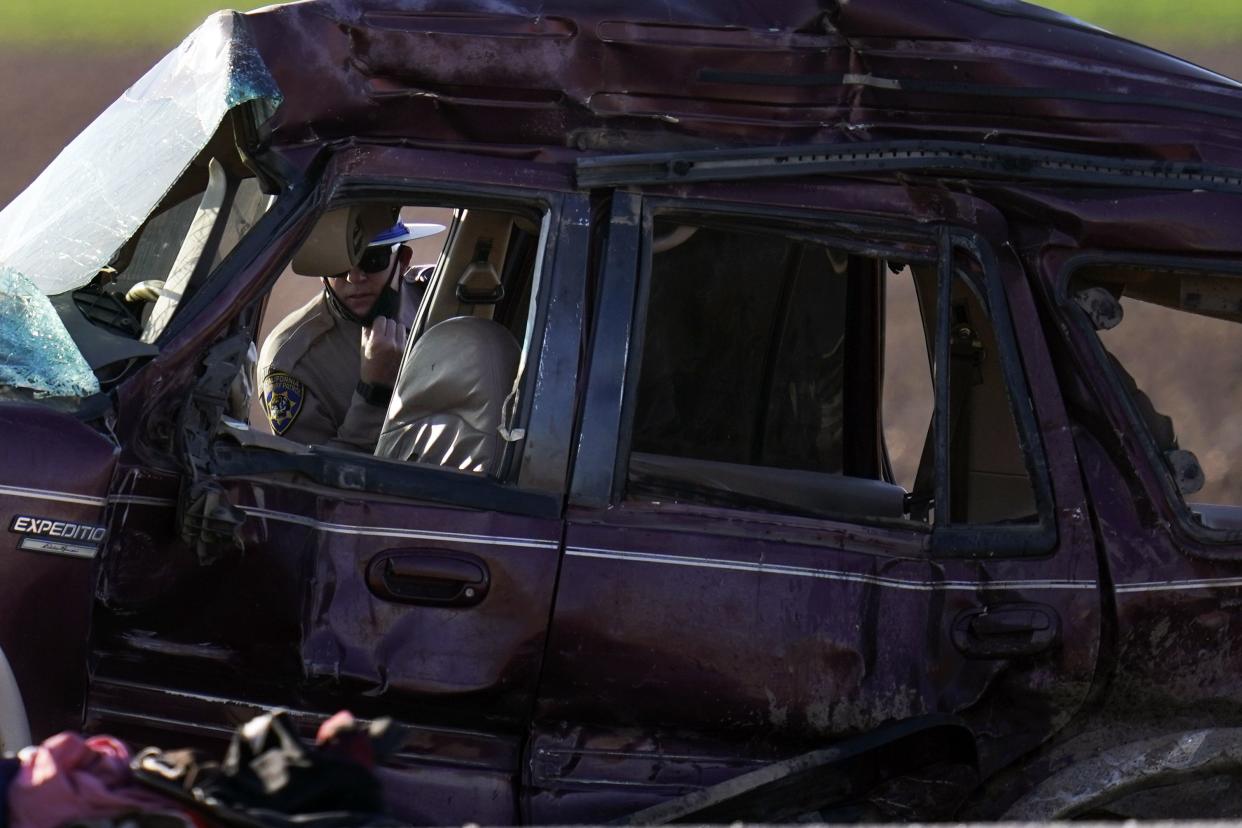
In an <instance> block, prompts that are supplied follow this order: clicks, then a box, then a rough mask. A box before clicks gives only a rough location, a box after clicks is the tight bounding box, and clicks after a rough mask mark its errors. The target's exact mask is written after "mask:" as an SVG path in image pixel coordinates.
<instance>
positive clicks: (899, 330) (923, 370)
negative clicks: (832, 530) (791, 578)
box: [627, 218, 1038, 525]
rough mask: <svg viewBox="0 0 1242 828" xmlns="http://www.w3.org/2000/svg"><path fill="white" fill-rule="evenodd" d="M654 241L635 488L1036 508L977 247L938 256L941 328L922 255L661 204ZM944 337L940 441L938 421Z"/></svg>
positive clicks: (773, 507) (755, 503)
mask: <svg viewBox="0 0 1242 828" xmlns="http://www.w3.org/2000/svg"><path fill="white" fill-rule="evenodd" d="M652 239H653V243H652V245H651V250H652V254H651V262H650V273H649V279H648V289H647V306H646V314H645V318H644V328H643V332H642V336H643V347H642V359H641V367H640V373H639V378H638V381H637V386H636V389H637V390H636V394H635V399H634V402H633V430H632V434H631V439H630V448H631V454H630V456H629V463H628V472H627V493H628V495H629V496H630V497H631V498H638V499H645V500H675V501H684V502H696V503H704V504H708V505H726V506H736V507H741V508H755V509H759V510H765V511H787V512H793V513H802V514H809V515H821V516H830V517H831V516H843V515H850V516H858V517H867V518H872V519H879V520H892V519H901V520H910V521H915V522H919V523H923V524H932V523H936V524H949V523H961V524H997V525H1004V524H1010V523H1026V522H1030V521H1035V520H1037V519H1038V510H1037V506H1036V500H1035V495H1034V489H1033V487H1032V484H1031V478H1030V471H1029V469H1028V463H1027V459H1028V458H1027V455H1026V453H1025V451H1024V449H1023V444H1022V442H1021V440H1020V439H1019V435H1018V430H1017V425H1016V422H1015V419H1014V415H1013V410H1012V405H1011V401H1010V394H1009V389H1008V388H1007V386H1006V381H1005V375H1004V372H1003V371H1002V364H1001V359H1000V352H999V350H998V344H997V340H996V335H995V333H994V331H993V329H992V325H991V322H990V318H989V314H988V310H987V303H986V301H985V300H984V298H983V296H984V294H983V293H982V292H980V291H979V290H978V289H977V288H976V280H977V279H978V278H979V277H980V271H979V268H978V266H977V265H976V264H975V263H974V262H972V261H969V260H963V261H961V262H958V263H956V264H957V266H956V268H953V269H946V270H945V272H946V273H952V275H951V276H950V282H948V283H946V288H947V290H948V292H947V294H946V296H945V297H944V299H945V301H946V305H945V306H946V307H947V308H948V310H949V316H948V320H949V324H946V325H944V326H938V324H937V316H938V313H937V310H938V308H939V306H940V302H941V297H940V296H939V289H938V284H939V272H940V271H939V269H938V268H937V266H936V265H935V264H932V263H929V262H917V263H913V264H910V265H906V264H893V265H890V264H889V262H888V261H886V260H885V259H883V258H879V257H876V256H870V255H864V254H860V253H853V252H849V251H847V250H845V249H843V248H840V247H836V246H834V245H832V244H830V243H825V242H820V241H816V240H815V239H814V238H813V237H808V236H806V235H805V234H804V235H802V236H794V235H792V234H789V233H782V232H780V231H777V230H771V231H764V230H761V229H754V228H753V226H752V227H747V228H745V229H739V228H738V227H737V226H735V225H723V224H722V225H721V226H712V225H710V224H706V223H697V222H696V223H686V222H685V221H674V220H671V219H667V220H666V219H661V218H657V219H656V220H655V222H654V226H653V229H652ZM938 338H942V339H943V343H944V344H943V353H945V354H946V359H947V360H948V370H947V371H946V372H945V373H944V376H943V377H941V378H940V379H939V380H938V381H940V382H944V383H946V386H945V389H944V397H943V399H944V400H945V404H944V409H943V411H944V416H945V417H946V418H947V427H948V428H947V441H946V448H947V451H946V452H938V451H937V450H936V432H935V430H934V429H933V427H932V426H933V421H932V413H933V408H934V400H933V391H934V381H936V380H934V379H933V376H934V371H933V369H934V363H935V357H934V351H935V350H936V349H935V345H936V343H937V341H938ZM894 457H896V458H897V460H898V462H897V464H895V465H894V464H893V463H892V459H893V458H894ZM937 462H940V463H941V464H942V467H943V470H944V472H945V474H946V484H945V486H946V493H947V495H948V497H947V500H948V504H946V505H945V506H946V508H944V509H942V510H940V511H939V512H938V511H937V509H936V506H937V504H936V503H935V499H936V489H937V485H936V478H937V475H936V469H937V465H936V464H937ZM897 469H900V472H899V474H900V477H898V476H896V475H897Z"/></svg>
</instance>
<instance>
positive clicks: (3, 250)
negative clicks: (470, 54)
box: [0, 12, 281, 396]
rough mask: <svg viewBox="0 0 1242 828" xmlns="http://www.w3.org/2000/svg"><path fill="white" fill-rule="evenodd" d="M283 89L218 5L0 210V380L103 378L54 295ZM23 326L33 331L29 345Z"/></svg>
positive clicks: (56, 386)
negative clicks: (226, 128)
mask: <svg viewBox="0 0 1242 828" xmlns="http://www.w3.org/2000/svg"><path fill="white" fill-rule="evenodd" d="M280 101H281V95H280V91H279V89H278V88H277V86H276V83H275V81H274V80H273V78H272V76H271V73H270V72H269V71H268V68H267V66H266V64H265V63H264V62H263V59H262V57H261V56H260V55H259V52H258V50H257V49H256V47H255V45H254V43H253V41H252V40H251V37H250V34H249V29H248V27H247V24H246V20H245V17H244V16H243V15H240V14H238V13H236V12H220V13H218V14H215V15H213V16H211V17H210V18H208V19H207V21H206V22H205V23H203V25H202V26H200V27H199V28H198V29H196V30H195V31H194V32H193V33H192V34H191V35H190V36H189V37H187V38H186V39H185V41H184V42H182V44H181V45H180V46H178V47H177V48H176V49H175V50H173V51H172V52H171V53H169V54H168V55H167V56H166V57H165V58H164V59H163V60H161V61H160V62H159V63H158V64H156V65H155V67H154V68H152V69H151V70H150V71H148V72H147V73H146V75H144V76H143V77H142V78H141V79H140V80H139V81H138V82H137V83H136V84H134V86H133V87H131V88H130V89H129V90H128V91H126V92H125V94H124V95H122V96H121V98H120V99H118V100H117V101H116V102H115V103H113V104H112V105H111V106H110V107H108V109H107V110H105V111H104V113H103V114H102V115H100V116H99V117H98V118H97V119H96V120H95V121H94V122H93V123H92V124H91V125H90V126H88V127H87V128H86V129H85V130H84V131H83V132H82V134H81V135H79V136H78V137H77V138H75V139H74V140H73V141H72V142H71V143H70V144H69V145H68V146H67V147H66V148H65V149H64V150H63V151H62V152H61V154H60V155H59V156H58V157H57V158H56V160H54V161H53V162H52V163H51V164H50V165H49V166H48V167H47V169H46V170H44V171H43V173H42V174H41V175H40V176H39V177H38V178H37V179H36V180H35V181H34V183H32V184H31V185H30V187H28V188H27V189H26V190H25V191H24V192H23V193H22V194H21V195H19V196H18V197H17V198H16V199H14V200H13V202H12V203H11V204H9V205H8V206H7V207H6V208H4V210H3V211H0V270H3V272H4V274H5V275H4V279H3V282H2V283H0V289H2V290H3V295H0V336H2V337H3V340H2V341H3V344H4V354H3V355H2V356H4V358H5V360H6V362H5V364H4V365H3V366H0V371H2V373H0V381H2V382H4V383H6V384H8V383H12V384H17V385H19V386H21V387H26V388H33V389H34V390H35V391H36V392H38V393H41V394H44V395H57V396H59V395H63V394H66V393H70V392H69V391H68V389H76V390H75V391H73V392H72V393H74V394H81V393H91V392H92V391H96V390H98V384H97V383H95V381H94V378H93V377H91V378H90V379H89V381H87V380H86V379H85V378H84V377H82V376H81V375H80V368H81V366H82V365H84V364H85V362H84V360H83V359H82V356H81V353H80V352H79V350H78V348H77V347H76V346H75V345H74V343H73V340H72V338H71V337H70V335H69V334H68V332H67V330H66V329H65V326H64V325H63V324H59V320H58V319H57V318H56V312H55V311H54V309H53V307H52V305H51V304H50V302H48V300H47V298H46V297H47V296H53V295H57V294H61V293H64V292H66V291H71V290H74V289H77V288H80V287H82V286H83V285H86V284H87V283H89V282H90V281H91V280H92V279H94V278H95V276H96V274H98V273H99V271H100V269H101V268H103V267H104V266H106V265H107V264H108V263H109V261H111V259H112V257H113V256H114V255H115V254H116V252H117V251H118V250H119V249H120V248H121V247H122V246H123V245H124V244H125V243H126V241H128V240H129V238H130V237H131V236H133V235H134V233H135V232H136V231H137V230H138V229H139V228H140V227H141V226H142V225H143V222H145V221H146V219H147V217H148V216H149V215H150V214H151V213H152V211H153V210H154V209H155V208H156V206H157V205H159V203H160V202H161V200H162V199H163V198H164V196H165V195H166V194H167V193H168V192H169V190H170V189H171V187H172V186H173V184H174V183H175V182H176V181H177V180H178V179H179V178H180V177H181V175H182V174H183V173H184V172H185V170H186V169H187V168H188V167H189V165H190V164H191V162H193V160H194V159H195V158H196V157H197V156H198V154H199V153H200V152H201V151H202V150H203V148H204V147H205V146H206V145H207V142H208V141H209V140H210V139H211V137H212V136H213V135H214V134H215V132H216V130H217V129H218V128H219V126H220V124H221V123H222V121H223V120H224V118H225V116H226V115H227V114H228V112H229V111H230V110H231V109H233V108H235V107H238V106H241V105H242V104H245V103H248V102H257V103H258V104H259V105H260V107H261V108H262V109H261V116H260V117H261V118H266V117H267V116H268V115H270V113H271V112H272V111H274V109H275V107H276V106H278V105H279V103H280ZM23 336H26V337H29V338H30V339H31V342H30V343H27V345H21V343H20V342H18V340H20V339H21V338H22V337H23ZM9 359H13V360H17V361H16V362H13V363H10V362H9V361H8V360H9ZM31 360H33V361H34V364H31V363H30V361H31ZM40 360H43V361H40ZM88 373H89V372H88Z"/></svg>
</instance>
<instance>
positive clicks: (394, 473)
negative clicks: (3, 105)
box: [0, 0, 1242, 824]
mask: <svg viewBox="0 0 1242 828" xmlns="http://www.w3.org/2000/svg"><path fill="white" fill-rule="evenodd" d="M706 5H707V4H699V5H698V6H694V7H691V6H685V7H680V8H672V7H670V6H669V5H668V4H664V3H659V4H653V3H649V2H638V3H629V4H625V5H616V6H606V5H600V4H595V5H593V6H592V7H590V8H583V7H580V4H573V3H561V4H556V3H554V4H551V5H549V4H547V3H535V4H531V3H522V2H517V3H514V4H508V5H506V6H504V7H503V8H502V7H500V6H497V5H496V4H487V3H475V2H470V0H445V2H427V3H416V2H398V1H397V0H389V1H388V2H385V1H384V0H376V2H367V3H361V2H360V3H347V2H332V1H331V0H314V1H313V2H305V3H299V4H294V5H289V6H276V7H272V8H269V9H267V10H264V11H261V12H256V13H253V14H248V15H242V14H236V13H223V14H221V15H217V16H215V17H213V18H211V19H210V20H208V21H207V23H205V24H204V25H203V27H201V28H200V29H199V30H198V31H196V32H195V33H194V34H193V35H192V36H191V37H190V38H188V39H187V40H186V42H185V43H184V44H183V45H182V46H181V47H180V48H179V49H178V50H177V51H175V52H174V53H173V54H171V55H169V57H168V58H166V59H165V60H164V61H162V62H161V63H160V64H159V65H157V66H156V67H155V68H154V69H153V70H151V72H150V73H148V75H147V76H145V77H144V78H143V79H142V80H141V81H140V82H139V83H138V84H137V85H136V86H135V87H134V88H133V89H132V90H130V92H129V93H127V94H126V96H125V97H124V98H122V99H121V100H120V101H118V102H117V103H116V104H114V105H113V106H112V107H111V108H110V109H109V110H108V111H107V112H105V113H104V114H103V115H102V116H101V117H100V118H99V119H98V120H97V121H96V122H95V123H94V124H92V125H91V126H90V127H89V128H88V129H87V130H86V131H85V132H84V133H83V134H82V135H81V136H80V137H79V138H78V139H77V140H75V141H74V142H73V143H72V144H71V145H70V146H69V147H68V148H66V150H65V151H64V152H63V153H62V155H61V156H60V157H59V158H58V159H57V160H56V161H55V162H54V163H53V164H52V165H51V166H50V167H49V168H48V170H47V171H45V172H44V173H43V175H42V176H41V177H40V178H39V179H38V180H37V181H36V182H35V183H34V184H33V185H32V186H31V187H30V189H28V190H27V191H26V192H25V193H23V194H22V195H21V196H20V197H19V198H18V199H16V200H15V201H14V202H13V203H12V204H10V205H9V206H8V207H7V208H6V209H5V210H4V211H3V213H0V281H2V284H3V290H2V291H0V343H2V344H3V355H4V360H3V368H2V371H0V379H2V381H3V383H4V391H3V396H4V401H3V403H2V404H0V422H2V423H3V431H4V434H5V440H4V441H3V446H2V447H0V506H2V507H3V510H4V514H3V516H2V517H3V523H4V527H5V529H6V530H7V534H6V536H5V537H6V538H7V540H6V541H5V542H4V544H3V545H2V546H0V572H2V573H3V575H2V576H0V613H2V614H0V649H2V650H3V653H4V655H5V656H6V657H7V661H8V663H9V664H10V665H11V667H12V673H13V675H15V676H16V685H15V686H8V685H5V684H4V683H3V682H0V688H6V689H5V692H4V693H3V694H0V696H2V701H3V708H4V710H3V714H4V715H3V717H0V723H7V724H5V726H6V727H7V728H8V732H7V733H6V734H5V738H6V739H7V740H8V741H10V742H11V741H13V740H15V739H18V738H19V736H15V735H13V734H15V733H17V734H19V735H25V734H24V733H23V732H22V731H21V727H22V723H23V721H28V723H29V727H30V730H31V731H32V732H33V735H34V736H35V737H39V736H42V735H46V734H48V733H50V732H53V731H55V730H56V729H60V728H77V727H85V728H86V729H88V730H91V731H107V732H111V733H115V734H117V735H120V736H123V737H125V738H128V739H131V740H134V741H136V742H139V743H156V744H162V745H178V744H186V743H201V742H211V741H213V740H217V739H220V738H224V737H226V736H227V734H228V733H229V732H230V731H231V728H232V727H233V726H234V725H235V724H237V723H238V722H239V721H243V720H245V719H246V718H247V717H249V716H250V715H251V714H252V713H253V712H254V711H256V710H258V709H261V708H270V707H281V708H285V709H287V710H289V711H290V716H291V718H292V719H293V720H294V721H295V722H299V723H300V724H301V725H303V726H305V727H307V728H310V727H313V726H314V725H315V724H316V723H317V722H319V721H320V720H322V719H323V718H324V717H325V716H326V715H329V714H331V713H332V712H333V711H336V710H338V709H341V708H349V709H351V710H353V711H354V712H355V713H357V714H358V715H360V716H364V717H370V716H379V715H390V716H393V717H395V718H397V719H399V720H400V721H402V722H405V723H407V724H409V725H410V726H411V727H412V733H413V736H412V738H411V741H410V743H409V744H408V745H407V747H406V748H405V749H404V751H403V752H402V753H400V754H399V756H398V758H397V762H396V764H395V765H394V766H392V767H389V768H387V769H385V771H384V774H385V775H384V783H385V786H386V790H387V792H388V796H389V799H390V800H391V801H392V803H393V807H394V810H395V812H396V813H397V814H398V815H399V816H401V817H403V818H405V819H408V820H410V821H412V822H420V823H432V824H448V823H457V822H462V821H467V820H468V821H475V822H480V823H494V824H502V823H515V822H533V823H572V822H580V821H598V820H608V819H619V818H630V819H635V820H638V821H644V822H660V821H671V820H676V819H685V820H689V819H697V820H703V821H711V820H716V821H727V820H731V819H737V818H741V819H755V818H759V819H769V820H778V819H792V818H797V817H801V816H805V815H808V814H814V815H818V816H819V817H820V818H824V819H841V818H846V817H852V818H859V817H874V818H889V819H894V818H895V819H906V818H921V819H931V818H941V817H947V816H959V817H972V816H973V817H1000V816H1008V817H1011V818H1022V819H1026V818H1051V817H1068V816H1082V815H1087V816H1129V815H1138V816H1147V817H1156V816H1172V815H1177V816H1190V815H1194V816H1221V815H1234V816H1236V815H1237V814H1238V813H1239V812H1242V799H1240V798H1239V796H1238V792H1237V790H1236V785H1235V782H1234V779H1235V776H1236V772H1237V763H1238V755H1239V738H1240V736H1239V733H1242V731H1239V730H1238V728H1239V727H1240V726H1242V645H1240V644H1239V633H1240V630H1239V629H1238V628H1237V627H1235V625H1242V505H1240V504H1242V454H1240V447H1239V439H1240V438H1239V436H1238V429H1237V428H1236V427H1230V421H1231V419H1232V418H1234V417H1235V416H1236V410H1237V402H1238V394H1239V388H1242V383H1239V382H1238V371H1239V365H1238V361H1237V360H1238V354H1239V353H1242V350H1240V349H1239V347H1238V344H1239V336H1238V333H1239V331H1242V328H1240V327H1239V323H1242V239H1240V238H1239V235H1238V233H1237V229H1236V228H1237V215H1238V211H1239V208H1242V87H1240V86H1239V85H1238V84H1237V83H1235V82H1233V81H1231V80H1228V79H1226V78H1223V77H1221V76H1218V75H1215V74H1213V73H1210V72H1208V71H1205V70H1203V69H1200V68H1197V67H1195V66H1192V65H1189V64H1187V63H1184V62H1182V61H1180V60H1177V59H1175V58H1172V57H1169V56H1167V55H1163V54H1160V53H1158V52H1155V51H1152V50H1150V49H1147V48H1144V47H1141V46H1138V45H1135V44H1133V43H1129V42H1126V41H1123V40H1120V39H1118V38H1115V37H1113V36H1111V35H1109V34H1107V33H1104V32H1101V31H1099V30H1096V29H1093V28H1091V27H1088V26H1085V25H1083V24H1080V23H1077V22H1075V21H1073V20H1070V19H1068V18H1065V17H1062V16H1059V15H1056V14H1053V13H1051V12H1048V11H1046V10H1043V9H1040V8H1037V7H1033V6H1028V5H1025V4H1023V3H1019V2H1013V1H1012V0H994V1H993V2H984V0H940V1H939V2H932V3H928V2H903V1H902V0H874V2H866V3H862V2H855V3H848V4H846V3H841V4H837V3H834V2H831V0H821V2H818V3H817V2H781V3H773V4H767V5H766V6H765V7H764V9H762V10H760V9H759V8H758V7H757V6H755V5H754V4H746V3H714V4H710V5H711V6H712V8H710V9H709V8H706V7H705V6H706ZM377 210H378V211H379V212H381V213H384V214H386V215H387V217H388V219H389V220H391V215H392V212H393V211H401V213H402V215H405V216H410V215H414V216H425V217H427V218H428V219H429V220H433V221H438V222H440V223H443V224H444V225H445V226H446V227H447V232H446V233H444V234H442V235H441V236H439V237H437V239H435V240H426V246H425V247H423V248H420V249H419V250H417V251H416V261H423V262H427V263H428V264H429V265H430V266H429V267H426V268H423V269H422V270H421V271H419V276H418V277H417V278H416V279H414V280H413V281H411V282H410V284H411V285H412V287H410V290H416V291H417V292H416V293H413V294H410V295H412V296H413V297H414V300H416V301H414V300H412V313H413V316H412V319H411V325H410V337H409V339H410V346H409V350H408V351H407V355H408V354H411V353H413V351H414V349H416V348H417V346H418V343H419V341H420V340H422V339H423V337H424V336H427V335H429V332H432V331H435V330H437V327H438V326H442V324H443V323H445V322H446V321H447V320H455V319H457V318H458V317H473V318H476V319H481V320H483V321H484V322H485V323H486V325H488V326H499V328H502V329H503V330H504V332H505V336H508V337H511V339H512V341H513V343H515V347H516V348H517V349H518V352H519V353H520V356H519V357H518V358H517V359H516V364H515V366H513V368H512V369H511V370H510V371H509V372H508V373H507V374H506V375H505V376H503V377H502V378H501V382H500V384H499V386H497V387H496V388H493V390H492V392H491V393H489V394H488V395H487V396H486V397H485V398H481V399H473V398H472V400H471V401H470V404H471V405H475V404H477V405H478V406H480V410H486V412H488V413H487V416H488V417H489V418H490V419H489V420H488V422H490V423H491V424H492V425H491V426H489V432H488V433H489V435H491V436H494V437H495V439H494V440H493V443H492V445H493V449H492V450H491V451H490V453H489V455H488V456H487V458H486V462H483V461H481V460H480V461H478V462H475V461H476V460H477V458H474V457H468V458H465V459H464V460H463V461H462V462H456V461H455V462H452V463H446V462H443V461H444V457H446V456H447V455H443V456H440V455H437V454H436V453H435V452H431V451H420V452H417V453H408V452H406V453H403V452H396V453H394V452H392V451H388V450H385V448H384V446H385V444H384V441H383V440H381V445H380V448H379V449H377V451H376V452H375V453H365V452H360V451H357V450H351V449H350V448H348V447H341V446H336V445H315V446H308V445H302V444H298V443H295V442H293V441H291V440H288V439H285V438H283V437H281V436H279V435H278V434H275V433H273V430H272V429H271V428H269V423H268V421H267V419H266V418H265V417H264V414H263V410H262V409H261V408H258V407H256V405H255V403H254V399H253V398H254V394H253V392H252V389H253V387H254V381H255V377H254V376H253V367H252V364H253V359H254V354H255V353H256V351H257V349H258V348H260V347H261V346H262V342H263V340H264V338H265V337H266V335H267V332H268V331H270V330H271V328H272V326H273V325H274V324H275V323H276V322H278V321H279V320H280V319H281V318H282V317H283V316H284V314H285V313H286V312H287V309H288V308H289V307H292V306H294V305H296V304H297V303H298V302H300V301H303V300H304V299H305V298H306V296H307V294H306V293H305V290H306V286H307V285H310V286H311V289H312V294H310V295H313V291H314V290H317V289H318V288H317V287H316V286H317V284H318V282H317V280H314V279H309V280H308V279H307V278H306V277H305V276H299V275H297V274H298V272H299V271H300V272H309V273H312V274H313V273H318V274H320V275H331V274H334V273H339V272H343V271H345V270H348V268H349V267H350V266H351V264H352V263H354V262H356V261H358V257H359V256H360V255H361V243H362V242H364V241H365V239H366V238H369V234H370V233H372V232H373V231H374V230H375V229H377V228H376V226H373V223H371V222H370V221H369V219H368V216H371V215H373V214H374V213H375V212H376V211H377ZM299 260H301V261H302V262H303V266H299V265H298V262H299ZM290 263H292V264H293V268H292V269H288V267H287V266H288V265H290ZM413 285H416V288H415V287H413ZM298 291H303V293H301V294H299V293H298ZM291 297H292V298H291ZM299 297H301V298H299ZM440 329H441V330H443V328H442V327H441V328H440ZM445 353H446V354H447V356H446V357H445V359H446V360H447V362H446V364H448V365H450V366H451V370H449V371H448V372H447V374H448V376H449V377H450V379H454V378H457V379H459V378H461V377H467V376H471V375H472V374H471V372H472V371H473V372H475V373H479V372H480V371H482V369H483V368H484V367H485V366H481V365H480V364H479V363H478V362H477V361H474V362H472V361H471V357H470V354H471V353H473V352H471V351H469V349H464V348H463V349H460V350H459V351H454V350H453V349H452V348H448V349H447V350H446V351H445ZM409 361H410V360H407V362H409ZM407 367H408V366H407ZM414 373H415V374H417V373H418V372H417V371H415V372H414ZM415 378H416V379H417V377H415ZM458 384H459V385H461V384H463V383H462V382H459V383H458ZM414 385H417V383H414ZM493 385H495V383H493ZM404 387H405V385H404V384H403V383H400V382H399V383H398V389H397V393H396V395H395V396H394V402H393V403H392V406H391V407H390V408H389V409H388V412H387V413H388V418H389V422H388V423H386V427H388V426H393V427H396V426H398V425H399V426H400V427H401V428H404V427H405V425H408V424H394V423H393V422H392V420H393V418H395V417H396V416H397V413H398V409H400V408H401V403H403V402H404V403H409V402H410V401H409V400H408V399H407V400H402V396H401V395H402V389H403V388H404ZM433 402H435V401H434V400H433ZM438 404H439V405H440V406H441V407H440V408H438V409H435V411H434V412H433V413H434V414H436V416H442V417H451V416H459V415H461V411H459V410H458V409H456V408H454V405H457V404H456V403H451V402H443V401H441V402H439V403H438ZM433 408H434V406H433ZM462 416H464V415H462ZM432 425H435V423H433V424H432ZM14 723H16V724H14ZM6 745H7V743H6ZM10 746H11V745H10ZM1156 789H1159V790H1160V791H1161V794H1160V796H1159V797H1158V798H1157V797H1155V796H1153V794H1152V793H1151V792H1152V791H1153V790H1156Z"/></svg>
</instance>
